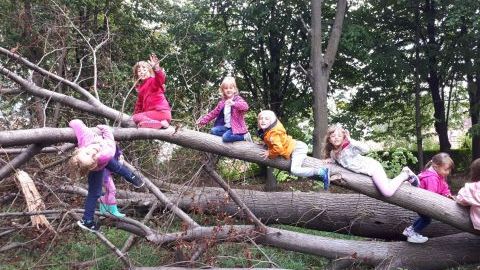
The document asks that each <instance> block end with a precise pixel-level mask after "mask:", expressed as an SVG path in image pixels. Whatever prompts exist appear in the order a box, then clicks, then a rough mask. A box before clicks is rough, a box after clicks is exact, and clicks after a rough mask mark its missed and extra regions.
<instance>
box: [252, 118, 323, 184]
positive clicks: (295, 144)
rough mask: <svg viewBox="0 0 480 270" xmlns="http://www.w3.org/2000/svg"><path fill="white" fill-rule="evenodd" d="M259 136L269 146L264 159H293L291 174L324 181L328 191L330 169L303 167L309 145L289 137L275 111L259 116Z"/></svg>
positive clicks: (263, 154)
mask: <svg viewBox="0 0 480 270" xmlns="http://www.w3.org/2000/svg"><path fill="white" fill-rule="evenodd" d="M257 120H258V128H259V130H258V135H259V136H260V138H262V140H263V141H264V142H265V144H266V145H267V147H268V149H267V150H265V152H263V153H262V157H263V158H264V159H267V158H272V159H273V158H276V157H278V156H281V157H284V158H285V159H290V158H291V159H292V163H291V165H290V172H291V173H292V174H294V175H296V176H300V177H311V176H317V177H318V178H321V179H322V181H323V188H324V189H325V190H327V189H328V186H329V184H330V170H329V169H328V168H320V169H316V168H311V167H302V163H303V160H304V159H305V158H306V157H307V152H308V147H307V145H306V144H305V143H304V142H302V141H298V140H294V139H293V138H292V137H291V136H289V135H287V132H286V130H285V128H284V127H283V125H282V123H280V121H279V120H278V119H277V116H276V115H275V113H274V112H273V111H270V110H263V111H261V112H260V113H259V114H258V119H257Z"/></svg>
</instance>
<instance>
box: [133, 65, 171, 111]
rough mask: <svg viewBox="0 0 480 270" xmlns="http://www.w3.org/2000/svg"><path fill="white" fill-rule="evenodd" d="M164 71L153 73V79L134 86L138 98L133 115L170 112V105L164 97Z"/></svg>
mask: <svg viewBox="0 0 480 270" xmlns="http://www.w3.org/2000/svg"><path fill="white" fill-rule="evenodd" d="M165 78H166V76H165V71H163V69H161V70H158V71H155V77H150V78H147V79H145V80H144V81H143V82H142V83H141V84H139V85H137V86H136V89H137V92H138V97H137V102H136V103H135V109H134V111H133V113H134V114H137V113H142V112H147V111H162V110H167V111H170V110H171V108H170V104H169V103H168V100H167V98H166V97H165Z"/></svg>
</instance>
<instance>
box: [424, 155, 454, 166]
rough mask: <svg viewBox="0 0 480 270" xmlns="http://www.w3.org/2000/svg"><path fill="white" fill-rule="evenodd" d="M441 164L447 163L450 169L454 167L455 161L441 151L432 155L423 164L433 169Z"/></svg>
mask: <svg viewBox="0 0 480 270" xmlns="http://www.w3.org/2000/svg"><path fill="white" fill-rule="evenodd" d="M443 165H448V166H449V167H450V169H452V170H453V169H454V168H455V163H454V162H453V159H452V158H451V157H450V155H449V154H447V153H443V152H442V153H438V154H436V155H434V156H433V157H432V159H431V160H430V161H429V162H428V163H427V164H426V165H425V168H429V167H433V168H434V169H435V168H437V167H441V166H443Z"/></svg>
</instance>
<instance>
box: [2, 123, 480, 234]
mask: <svg viewBox="0 0 480 270" xmlns="http://www.w3.org/2000/svg"><path fill="white" fill-rule="evenodd" d="M113 134H114V136H115V139H116V140H119V141H122V140H138V139H160V140H164V141H167V142H171V143H175V144H178V145H181V146H184V147H188V148H192V149H196V150H201V151H205V152H211V153H215V154H219V155H223V156H227V157H232V158H237V159H241V160H246V161H250V162H255V163H258V164H263V165H267V166H271V167H275V168H278V169H282V170H286V171H288V170H289V169H290V161H289V160H285V159H282V158H277V159H266V160H264V159H263V158H262V157H261V155H260V154H261V153H262V151H264V150H263V148H262V147H261V146H259V145H255V144H251V143H248V142H236V143H230V144H226V143H223V142H222V139H221V138H220V137H218V136H213V135H210V134H206V133H202V132H197V131H192V130H188V129H177V130H174V129H173V128H170V129H167V130H152V129H136V128H117V129H114V130H113ZM75 140H76V139H75V134H74V133H73V130H72V129H70V128H42V129H31V130H15V131H2V132H0V144H1V145H3V146H4V147H5V146H15V145H25V144H33V143H44V144H53V143H58V142H75ZM303 165H304V166H308V167H314V168H320V167H322V166H325V165H324V164H323V162H321V161H320V160H318V159H315V158H310V157H307V158H306V159H305V161H304V163H303ZM327 166H328V167H329V168H330V169H331V172H332V173H333V174H341V175H342V181H341V182H339V183H337V184H338V185H341V186H343V187H345V188H348V189H351V190H354V191H357V192H359V193H362V194H364V195H367V196H369V197H372V198H377V199H380V200H382V201H386V202H389V203H392V204H396V205H399V206H402V207H404V208H406V209H410V210H412V211H415V212H418V213H421V214H424V215H428V216H430V217H432V218H434V219H437V220H439V221H442V222H445V223H447V224H449V225H452V226H453V227H456V228H458V229H460V230H463V231H465V232H471V233H475V234H480V231H477V230H475V229H474V228H473V226H472V223H471V221H470V216H469V212H468V210H467V209H466V208H465V207H462V206H459V205H457V204H456V203H455V202H454V201H452V200H450V199H447V198H445V197H443V196H440V195H438V194H436V193H432V192H429V191H427V190H424V189H420V188H415V187H411V186H410V185H408V184H404V185H403V186H402V187H401V188H400V189H398V190H397V192H396V193H395V194H394V195H393V196H392V197H385V196H382V195H381V193H380V192H379V191H378V190H377V189H376V187H375V186H374V184H373V182H372V180H371V178H370V177H368V176H365V175H360V174H356V173H353V172H351V171H348V170H346V169H343V168H341V167H339V166H336V165H331V164H329V165H327ZM418 198H421V200H419V199H418ZM425 205H429V206H430V207H428V208H426V207H425Z"/></svg>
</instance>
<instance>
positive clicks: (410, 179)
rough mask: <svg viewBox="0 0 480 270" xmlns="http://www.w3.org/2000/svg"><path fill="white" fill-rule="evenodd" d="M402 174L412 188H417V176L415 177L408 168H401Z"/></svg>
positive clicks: (418, 181)
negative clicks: (406, 177) (406, 176)
mask: <svg viewBox="0 0 480 270" xmlns="http://www.w3.org/2000/svg"><path fill="white" fill-rule="evenodd" d="M402 172H404V173H406V174H407V175H408V182H410V184H411V185H412V186H414V187H418V186H419V185H420V179H418V176H417V175H415V173H413V172H412V170H410V168H408V167H403V169H402Z"/></svg>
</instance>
